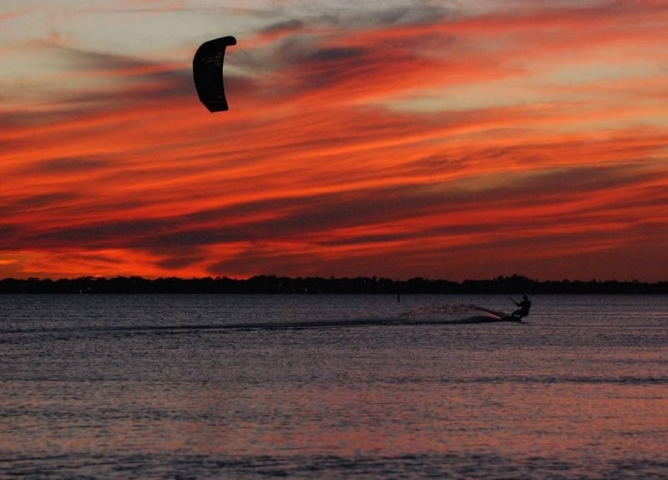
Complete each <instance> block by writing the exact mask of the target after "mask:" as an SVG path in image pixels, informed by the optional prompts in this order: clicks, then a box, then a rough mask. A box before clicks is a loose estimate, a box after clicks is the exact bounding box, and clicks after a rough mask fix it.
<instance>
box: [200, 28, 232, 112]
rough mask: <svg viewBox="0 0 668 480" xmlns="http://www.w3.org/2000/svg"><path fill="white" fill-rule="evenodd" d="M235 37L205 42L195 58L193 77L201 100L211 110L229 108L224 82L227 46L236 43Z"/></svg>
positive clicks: (217, 110) (219, 110) (216, 110)
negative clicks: (224, 62)
mask: <svg viewBox="0 0 668 480" xmlns="http://www.w3.org/2000/svg"><path fill="white" fill-rule="evenodd" d="M236 44H237V39H236V38H234V37H222V38H217V39H215V40H210V41H208V42H205V43H203V44H202V45H200V47H199V48H198V49H197V52H196V53H195V58H194V59H193V78H194V79H195V88H196V89H197V95H198V96H199V99H200V101H201V102H202V103H203V104H204V106H205V107H206V108H208V109H209V111H210V112H222V111H225V110H228V106H227V100H226V99H225V85H224V83H223V60H224V59H225V48H226V47H228V46H230V45H236Z"/></svg>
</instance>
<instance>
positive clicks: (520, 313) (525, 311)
mask: <svg viewBox="0 0 668 480" xmlns="http://www.w3.org/2000/svg"><path fill="white" fill-rule="evenodd" d="M510 301H511V302H513V303H514V304H515V305H517V306H518V307H520V308H518V309H517V310H515V311H514V312H513V313H511V314H510V318H512V319H514V320H515V319H516V320H522V318H524V317H528V316H529V310H531V300H529V297H527V296H526V295H524V297H523V298H522V301H521V302H516V301H515V300H513V299H512V298H511V299H510Z"/></svg>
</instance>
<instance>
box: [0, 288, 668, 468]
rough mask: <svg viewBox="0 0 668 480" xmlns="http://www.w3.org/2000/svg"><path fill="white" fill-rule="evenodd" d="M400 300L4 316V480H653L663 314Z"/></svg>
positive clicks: (91, 302) (4, 308)
mask: <svg viewBox="0 0 668 480" xmlns="http://www.w3.org/2000/svg"><path fill="white" fill-rule="evenodd" d="M401 300H402V301H401V303H397V302H396V298H394V297H390V296H336V295H332V296H316V295H313V296H311V295H308V296H140V295H137V296H123V295H119V296H94V295H91V296H86V295H80V296H67V295H63V296H0V478H15V477H26V478H123V479H127V478H137V479H151V478H198V479H199V478H264V477H276V476H287V477H289V478H340V477H355V478H411V477H412V478H424V477H430V476H432V477H454V478H490V477H491V478H667V477H668V447H667V445H668V297H661V296H655V297H652V296H618V297H615V296H610V297H608V296H597V297H591V296H543V297H540V296H539V297H535V298H533V299H532V300H534V308H533V311H532V315H531V316H530V317H529V319H528V322H527V323H523V324H514V323H485V324H447V323H446V324H444V323H442V322H441V323H437V324H434V325H424V324H421V325H411V324H409V322H403V323H402V321H401V320H400V319H405V318H406V312H410V311H419V310H415V309H423V310H424V309H425V307H431V306H443V305H462V304H464V305H468V304H475V305H479V306H483V307H486V308H492V309H497V310H509V307H511V306H512V305H510V302H509V301H508V300H507V299H506V298H505V297H501V296H414V297H411V296H403V297H402V299H401ZM452 311H453V313H452V314H451V315H450V317H452V319H453V320H459V319H461V317H462V316H466V313H465V312H466V308H453V309H452ZM455 317H456V318H455ZM435 320H439V321H442V320H444V318H438V319H435ZM445 320H448V319H445ZM289 324H297V325H300V328H288V327H289ZM243 325H249V326H248V327H246V328H244V327H243Z"/></svg>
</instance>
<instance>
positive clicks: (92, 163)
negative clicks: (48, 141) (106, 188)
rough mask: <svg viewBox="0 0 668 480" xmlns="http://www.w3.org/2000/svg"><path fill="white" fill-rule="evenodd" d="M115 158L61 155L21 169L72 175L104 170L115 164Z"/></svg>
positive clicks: (39, 172) (24, 171)
mask: <svg viewBox="0 0 668 480" xmlns="http://www.w3.org/2000/svg"><path fill="white" fill-rule="evenodd" d="M114 163H115V162H114V160H110V159H108V158H104V157H96V156H90V157H61V158H52V159H48V160H41V161H37V162H34V163H31V164H30V165H27V166H25V167H23V168H22V169H20V172H21V173H27V174H45V175H54V176H59V175H65V176H67V175H71V174H73V173H79V172H87V173H91V172H94V171H96V170H104V169H106V168H109V167H111V166H113V165H114Z"/></svg>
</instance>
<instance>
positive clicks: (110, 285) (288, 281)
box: [0, 275, 668, 295]
mask: <svg viewBox="0 0 668 480" xmlns="http://www.w3.org/2000/svg"><path fill="white" fill-rule="evenodd" d="M26 293H30V294H60V293H64V294H65V293H66V294H72V293H90V294H115V293H116V294H119V293H120V294H126V293H135V294H198V293H199V294H239V293H241V294H391V295H403V294H406V295H410V294H505V295H518V294H529V295H531V294H623V295H629V294H650V295H652V294H653V295H656V294H668V281H662V282H655V283H647V282H638V281H617V280H605V281H601V280H590V281H581V280H561V281H551V280H550V281H539V280H532V279H530V278H527V277H524V276H520V275H513V276H510V277H497V278H494V279H493V280H464V281H462V282H454V281H449V280H432V279H425V278H412V279H409V280H392V279H389V278H380V277H355V278H347V277H343V278H334V277H330V278H323V277H307V278H302V277H297V278H291V277H279V276H274V275H260V276H255V277H252V278H249V279H243V280H238V279H233V278H227V277H216V278H211V277H206V278H191V279H184V278H157V279H146V278H143V277H135V276H133V277H113V278H104V277H80V278H72V279H58V280H51V279H39V278H29V279H14V278H6V279H3V280H0V294H26Z"/></svg>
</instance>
